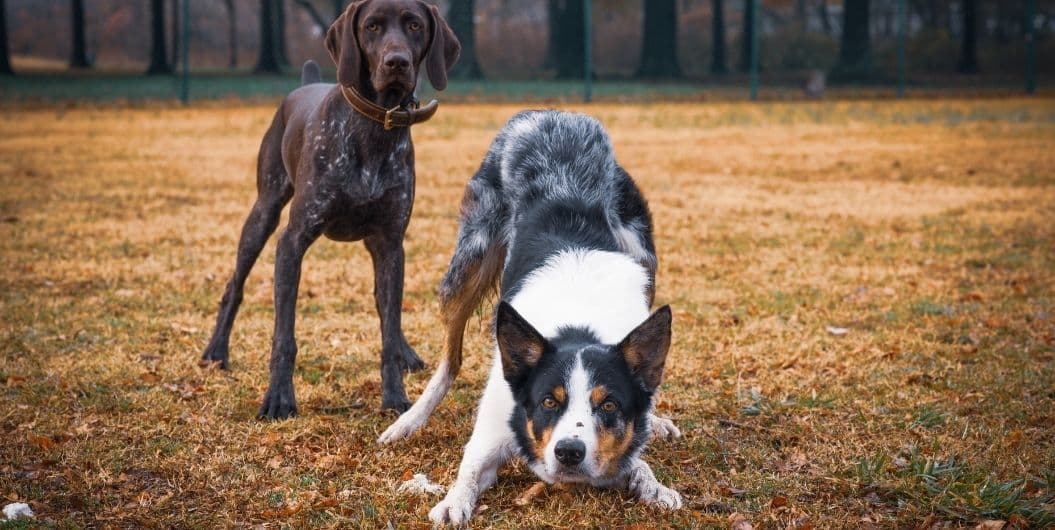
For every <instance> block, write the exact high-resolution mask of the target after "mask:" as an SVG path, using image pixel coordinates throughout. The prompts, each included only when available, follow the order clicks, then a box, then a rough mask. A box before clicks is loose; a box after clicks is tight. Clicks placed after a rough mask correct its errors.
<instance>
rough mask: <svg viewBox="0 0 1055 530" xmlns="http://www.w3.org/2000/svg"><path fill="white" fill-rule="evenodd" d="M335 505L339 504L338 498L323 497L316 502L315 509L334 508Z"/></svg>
mask: <svg viewBox="0 0 1055 530" xmlns="http://www.w3.org/2000/svg"><path fill="white" fill-rule="evenodd" d="M334 506H337V499H323V500H321V501H319V502H317V503H315V509H316V510H319V509H322V508H333V507H334Z"/></svg>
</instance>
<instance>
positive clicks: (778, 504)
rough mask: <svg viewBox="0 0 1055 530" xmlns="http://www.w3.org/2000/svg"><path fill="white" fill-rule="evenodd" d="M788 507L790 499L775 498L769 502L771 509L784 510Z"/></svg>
mask: <svg viewBox="0 0 1055 530" xmlns="http://www.w3.org/2000/svg"><path fill="white" fill-rule="evenodd" d="M787 505H788V498H787V497H782V496H776V497H773V498H772V499H771V500H770V501H769V507H770V508H783V507H785V506H787Z"/></svg>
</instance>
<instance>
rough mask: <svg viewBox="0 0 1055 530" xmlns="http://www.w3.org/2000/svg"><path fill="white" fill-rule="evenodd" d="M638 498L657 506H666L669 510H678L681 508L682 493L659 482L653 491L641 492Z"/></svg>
mask: <svg viewBox="0 0 1055 530" xmlns="http://www.w3.org/2000/svg"><path fill="white" fill-rule="evenodd" d="M638 500H640V501H641V502H643V503H645V504H651V505H652V506H655V507H657V508H664V509H667V510H677V509H680V508H681V494H680V493H678V492H676V491H674V490H672V489H670V488H668V487H666V486H664V485H662V484H660V483H658V482H657V483H656V487H655V489H654V490H653V491H652V492H651V493H649V494H647V495H641V494H639V495H638Z"/></svg>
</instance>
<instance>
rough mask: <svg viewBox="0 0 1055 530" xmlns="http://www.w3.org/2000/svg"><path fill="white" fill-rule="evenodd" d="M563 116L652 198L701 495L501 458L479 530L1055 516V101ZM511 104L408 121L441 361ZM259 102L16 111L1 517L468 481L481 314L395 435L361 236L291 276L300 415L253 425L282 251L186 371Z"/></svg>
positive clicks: (389, 514)
mask: <svg viewBox="0 0 1055 530" xmlns="http://www.w3.org/2000/svg"><path fill="white" fill-rule="evenodd" d="M577 108H579V109H580V110H584V111H586V112H589V113H592V114H594V115H596V116H597V117H598V118H600V119H601V120H602V121H603V122H604V123H605V125H606V126H607V127H609V129H610V131H611V134H612V136H613V139H614V142H615V146H616V153H617V156H618V157H619V159H620V161H621V162H622V163H623V165H624V166H625V167H627V168H628V170H629V171H630V172H631V174H633V175H634V176H635V178H636V179H637V181H638V183H639V184H640V186H641V187H642V188H643V190H644V192H645V194H646V196H647V197H648V198H649V199H650V201H651V205H652V209H653V212H654V217H655V224H656V226H657V232H656V237H657V244H658V248H659V255H660V271H659V280H658V290H657V291H658V292H657V302H659V303H670V304H672V306H673V308H674V313H675V325H674V329H675V332H674V346H673V348H672V352H671V357H670V359H669V361H668V370H667V375H666V381H665V383H664V391H663V394H662V398H661V400H660V402H659V409H660V411H661V413H662V414H664V415H668V416H670V417H672V418H673V419H674V420H675V421H676V422H677V424H678V425H679V426H680V427H681V429H682V431H684V433H685V437H684V438H683V439H680V440H674V441H657V442H655V443H653V444H652V445H651V446H650V448H649V450H648V452H647V455H646V459H647V460H648V461H649V462H651V463H652V465H653V467H654V469H655V470H656V472H657V475H658V476H659V477H660V478H661V480H663V481H664V482H666V483H668V484H672V485H674V487H675V488H676V489H678V490H679V491H680V492H681V493H682V494H683V496H684V497H685V500H686V507H685V508H684V509H682V510H681V511H679V512H676V513H673V514H669V513H664V512H660V511H655V510H652V509H650V508H647V507H644V506H641V505H638V504H636V503H635V502H634V501H633V500H631V499H629V498H628V497H627V496H626V495H624V494H622V493H619V492H614V491H599V490H593V489H574V490H564V489H557V488H551V489H549V490H547V491H545V492H543V493H542V494H541V495H539V496H537V497H535V498H534V499H532V500H530V501H529V502H528V503H527V505H524V506H520V505H517V504H516V503H515V500H516V499H517V498H518V497H519V496H520V495H521V494H522V493H523V492H524V491H525V490H527V489H528V488H529V487H530V486H531V485H532V484H533V483H534V478H533V475H532V474H531V473H530V472H529V471H528V470H527V469H526V468H525V467H523V466H512V467H510V468H507V469H505V470H504V471H503V472H502V473H501V474H500V477H499V481H498V484H497V486H496V487H495V488H494V489H492V490H490V491H489V492H487V493H485V494H484V495H483V498H482V499H481V505H482V508H481V509H482V511H481V512H480V513H479V514H478V515H477V518H476V519H475V524H476V525H477V526H488V525H493V526H495V527H506V528H508V527H524V526H530V527H537V526H550V525H551V526H553V527H559V528H568V527H573V526H588V527H594V526H606V527H617V526H627V527H638V528H646V527H647V528H651V527H657V526H660V527H662V526H672V527H690V526H692V527H729V526H731V525H734V524H736V525H739V526H737V528H740V529H743V528H745V526H744V524H745V522H750V524H753V526H754V527H756V528H811V527H812V528H863V527H869V526H873V527H902V528H912V527H921V528H926V527H934V526H938V527H942V526H943V525H944V526H951V527H959V526H974V525H976V524H978V523H980V522H982V521H986V520H1002V521H1007V522H1008V523H1009V524H1011V525H1013V526H1015V527H1031V526H1032V527H1035V528H1045V527H1049V528H1050V527H1052V526H1053V525H1055V500H1053V496H1055V426H1053V425H1055V149H1053V147H1055V101H1053V100H1050V99H1035V100H977V101H908V102H897V103H894V102H869V101H859V102H853V103H836V102H827V103H814V104H802V103H793V104H785V103H773V104H764V105H751V104H746V103H743V104H741V103H723V104H710V105H699V104H648V105H595V106H585V107H577ZM516 110H517V107H515V106H512V105H445V106H443V107H441V109H440V113H439V115H438V116H437V118H436V119H434V120H433V121H431V122H429V123H427V124H424V125H421V126H419V127H418V128H417V129H416V130H415V145H416V149H417V159H418V193H417V204H416V206H415V211H414V219H413V222H412V225H411V229H410V233H409V235H408V238H407V241H406V248H407V256H408V265H407V277H406V292H407V297H406V302H405V304H404V323H405V330H406V333H407V336H408V338H409V340H410V342H411V344H413V345H414V346H416V348H417V349H418V352H419V353H421V354H422V356H423V357H424V358H425V359H426V360H427V361H429V362H430V364H431V365H434V364H435V359H436V357H437V355H438V354H439V348H440V344H441V340H442V332H441V329H440V326H439V322H440V320H439V315H438V303H437V300H436V295H435V286H436V284H437V282H438V281H439V279H440V277H441V275H442V273H443V271H444V269H445V266H446V263H447V260H448V258H449V255H450V252H451V250H452V248H453V243H454V234H455V229H456V215H457V207H458V204H459V200H460V196H461V191H462V187H463V185H464V183H465V181H466V180H467V179H468V177H469V176H470V175H471V174H472V172H473V171H474V169H475V168H476V166H477V165H478V163H479V161H480V159H481V156H482V155H483V153H484V151H485V149H486V148H487V146H488V143H489V142H490V139H491V137H492V136H493V134H494V133H495V132H496V131H497V129H498V128H499V127H500V126H501V124H502V123H503V122H504V121H505V119H507V118H508V117H509V116H511V115H512V114H513V113H514V112H515V111H516ZM271 113H272V107H271V106H270V105H261V106H250V107H234V108H229V109H222V108H215V107H213V108H196V107H192V108H190V109H171V108H163V107H147V108H140V109H121V108H105V109H101V108H93V107H90V106H86V105H84V106H80V107H78V108H76V109H58V108H37V109H33V110H23V109H18V108H8V109H5V111H4V112H3V114H2V115H0V269H2V270H3V271H4V273H3V274H2V275H0V359H2V364H0V395H2V396H3V399H2V400H0V405H2V406H0V432H2V442H0V496H2V497H3V498H4V501H3V503H7V502H13V501H15V500H21V501H25V502H28V503H29V504H30V505H31V506H32V508H33V509H34V510H35V511H36V512H37V514H38V517H39V519H38V522H43V523H46V524H47V525H55V526H58V527H80V526H97V527H144V526H154V527H165V528H170V527H212V526H236V525H255V524H258V523H262V524H264V525H266V526H268V527H278V526H284V525H289V526H293V527H299V526H305V525H317V526H361V527H368V528H378V527H383V526H385V525H387V524H389V523H391V524H392V525H393V526H395V527H427V526H428V525H427V519H426V513H427V510H428V508H429V507H430V506H431V505H432V504H433V503H435V502H436V501H437V500H438V498H437V497H426V496H424V495H415V494H404V493H397V492H396V487H397V486H398V485H399V484H400V483H401V482H402V481H403V480H405V478H408V477H409V475H410V474H412V473H419V472H420V473H426V474H427V475H428V476H429V477H430V478H431V479H432V480H434V481H437V482H440V483H442V484H445V485H446V484H449V483H450V482H451V481H452V480H453V477H454V474H455V473H456V471H457V462H458V460H459V458H460V456H461V447H462V445H463V444H464V443H465V442H466V440H467V439H468V435H469V432H470V429H471V420H472V415H473V412H474V404H475V401H476V399H477V396H478V395H479V392H480V391H481V389H482V384H483V381H484V375H485V372H486V364H487V362H488V360H489V354H488V353H487V352H488V351H489V344H490V343H489V339H488V333H487V330H488V318H489V315H490V310H491V308H492V303H491V302H488V303H487V304H485V306H484V307H483V308H481V310H480V311H479V314H478V316H477V317H476V318H474V319H473V320H471V321H470V326H469V332H468V337H469V339H468V344H467V350H466V351H467V361H466V366H465V369H463V371H462V376H461V377H460V378H459V380H458V382H457V383H456V386H455V388H454V390H453V391H452V394H451V395H450V396H449V397H448V399H447V400H446V401H445V402H444V404H443V405H441V407H440V408H439V410H438V411H437V413H436V414H435V415H434V416H433V418H432V421H431V422H430V424H429V428H428V430H427V432H423V433H421V434H419V435H418V436H416V437H414V438H412V439H410V440H408V441H406V442H404V443H402V444H399V445H396V446H393V447H384V448H382V447H379V446H378V445H376V444H375V442H374V440H375V439H376V437H377V435H378V434H379V433H380V432H381V430H383V429H384V428H385V427H386V426H387V425H388V424H389V423H390V422H391V421H392V419H393V418H392V417H391V416H386V415H382V414H380V413H379V412H378V411H377V406H378V404H379V402H380V388H379V381H380V376H379V371H378V357H377V352H378V350H379V344H380V338H379V331H378V323H377V318H376V316H375V313H374V309H373V300H372V297H371V291H372V275H371V272H370V271H371V267H370V264H369V258H368V256H367V254H366V252H365V251H364V250H363V248H362V247H361V245H358V244H340V243H333V242H330V241H320V242H319V243H317V244H316V245H315V246H314V247H313V248H312V250H311V252H310V253H309V254H308V258H307V260H306V262H305V269H304V275H303V280H302V289H301V293H302V294H301V298H300V303H299V310H298V315H299V318H298V335H299V343H300V354H299V359H298V361H299V363H298V367H297V372H296V376H295V383H296V385H297V397H298V400H299V405H300V411H301V416H300V417H299V418H296V419H294V420H290V421H284V422H280V423H262V422H258V421H256V420H255V419H253V416H254V414H255V412H256V410H257V407H258V404H259V400H260V398H261V396H262V394H263V391H264V388H265V384H266V382H267V357H268V355H269V345H270V332H271V327H272V315H273V311H272V307H271V278H272V269H273V262H274V245H273V243H272V244H269V245H268V247H267V248H266V249H265V251H264V254H263V256H262V258H261V262H260V263H259V264H258V266H257V268H256V269H255V271H254V273H253V274H252V275H251V276H250V279H249V282H248V284H247V286H246V297H245V302H244V305H243V309H242V312H241V314H240V315H239V320H238V322H237V323H236V325H235V329H234V334H233V337H232V370H231V371H230V372H229V373H221V372H218V371H213V370H204V369H201V368H199V367H198V366H197V359H198V355H199V353H200V349H201V348H202V347H203V346H204V344H205V342H206V340H207V338H208V333H209V332H210V331H211V326H212V323H213V318H214V316H215V315H214V310H215V308H216V304H217V302H218V301H219V298H220V295H221V293H222V291H223V285H224V282H225V281H226V279H227V276H228V275H229V274H230V272H231V270H232V267H233V262H234V253H235V242H236V238H237V234H238V231H239V229H240V227H241V223H242V220H243V219H244V216H245V214H246V213H247V212H248V209H249V206H250V204H251V203H252V200H253V195H254V184H253V183H254V177H253V171H254V164H255V157H256V149H257V146H258V143H259V139H260V136H261V135H262V133H263V131H264V129H265V128H266V127H267V124H268V123H269V121H270V119H271ZM839 328H842V329H839ZM844 331H845V333H843V332H844ZM427 376H428V374H414V375H410V376H408V377H407V384H408V391H409V393H410V395H411V397H412V398H414V397H416V396H417V395H418V394H419V393H420V392H421V390H422V389H423V387H424V384H425V382H426V380H427ZM21 525H22V523H18V524H15V523H6V524H5V523H0V527H19V526H21Z"/></svg>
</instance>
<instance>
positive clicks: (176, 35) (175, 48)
mask: <svg viewBox="0 0 1055 530" xmlns="http://www.w3.org/2000/svg"><path fill="white" fill-rule="evenodd" d="M182 1H184V0H172V3H171V4H169V5H171V6H172V50H171V52H170V54H169V56H170V59H169V64H171V65H172V68H173V69H175V68H176V65H177V64H179V46H180V37H181V36H182V35H183V32H181V31H180V2H182Z"/></svg>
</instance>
